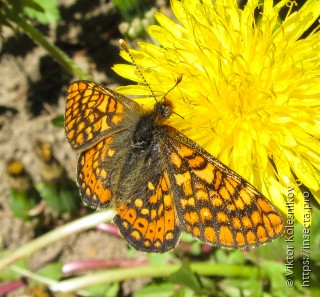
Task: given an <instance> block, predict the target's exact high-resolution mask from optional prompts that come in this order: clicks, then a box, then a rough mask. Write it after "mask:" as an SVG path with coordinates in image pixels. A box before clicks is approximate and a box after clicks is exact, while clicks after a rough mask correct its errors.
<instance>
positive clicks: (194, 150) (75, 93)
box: [65, 81, 283, 253]
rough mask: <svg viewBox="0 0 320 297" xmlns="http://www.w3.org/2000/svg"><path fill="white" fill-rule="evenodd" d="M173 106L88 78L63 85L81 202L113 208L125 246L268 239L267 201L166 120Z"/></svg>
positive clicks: (273, 229)
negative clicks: (148, 104)
mask: <svg viewBox="0 0 320 297" xmlns="http://www.w3.org/2000/svg"><path fill="white" fill-rule="evenodd" d="M171 114H172V105H171V104H170V102H169V101H168V100H167V99H166V98H163V100H162V101H161V102H156V103H155V105H154V108H153V110H148V111H146V110H144V109H143V108H142V107H141V106H140V105H139V104H138V103H136V102H134V101H132V100H130V99H129V98H127V97H125V96H123V95H121V94H119V93H116V92H114V91H112V90H110V89H107V88H105V87H103V86H101V85H99V84H96V83H94V82H88V81H76V82H74V83H72V84H71V85H70V86H69V89H68V91H67V103H66V113H65V131H66V135H67V139H68V141H69V143H70V145H71V147H72V148H73V149H75V150H76V151H78V152H80V157H79V161H78V170H77V182H78V185H79V188H80V193H81V196H82V199H83V201H84V202H85V204H87V205H89V206H91V207H93V208H106V207H113V208H115V209H116V216H115V218H114V222H115V223H116V224H117V226H118V227H119V229H120V232H121V233H122V235H123V236H124V238H125V239H126V240H127V242H128V244H129V245H130V246H132V247H133V248H135V249H137V250H142V251H146V252H160V253H163V252H166V251H168V250H171V249H173V248H174V247H175V246H176V244H177V242H178V240H179V237H180V234H181V231H185V232H187V233H190V234H191V235H193V236H194V237H195V238H197V239H200V240H201V241H203V242H206V243H208V244H211V245H214V246H218V247H224V248H231V249H236V248H237V249H244V248H250V247H254V246H257V245H260V244H264V243H266V242H269V241H272V240H273V239H275V238H276V237H278V236H279V235H280V234H281V233H282V231H283V221H282V218H281V216H280V215H279V213H278V212H277V211H276V209H275V208H274V207H273V206H272V204H270V202H269V201H268V200H267V199H266V198H265V197H264V196H263V195H262V194H261V193H259V191H258V190H257V189H255V188H254V187H253V186H252V185H251V184H249V183H248V182H247V181H246V180H244V179H243V178H242V177H241V176H239V175H238V174H237V173H235V172H234V171H232V170H230V169H229V168H228V167H227V166H225V165H223V164H222V163H221V162H220V161H218V160H217V159H216V158H214V157H213V156H212V155H210V154H209V153H208V152H206V151H205V150H204V149H202V148H201V147H200V146H199V145H197V144H196V143H195V142H193V141H192V140H190V139H189V138H187V137H186V136H185V135H183V134H182V133H180V132H179V131H178V130H176V129H175V128H173V127H171V126H168V125H167V124H166V119H168V118H169V117H170V115H171Z"/></svg>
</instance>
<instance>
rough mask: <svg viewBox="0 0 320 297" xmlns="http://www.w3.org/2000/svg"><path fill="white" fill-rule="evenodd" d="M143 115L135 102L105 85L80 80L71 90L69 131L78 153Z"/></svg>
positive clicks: (68, 115) (66, 114)
mask: <svg viewBox="0 0 320 297" xmlns="http://www.w3.org/2000/svg"><path fill="white" fill-rule="evenodd" d="M140 112H141V108H140V106H139V105H138V104H137V103H135V102H134V101H132V100H130V99H128V98H126V97H124V96H122V95H120V94H118V93H116V92H114V91H112V90H109V89H107V88H104V87H103V86H100V85H98V84H96V83H93V82H88V81H76V82H74V83H72V84H71V85H70V86H69V88H68V91H67V102H66V112H65V132H66V136H67V140H68V141H69V143H70V145H71V147H72V148H73V149H75V150H85V149H88V148H89V147H91V146H92V145H93V144H96V143H97V142H98V141H99V140H101V139H103V138H105V137H107V136H109V135H112V134H114V133H116V132H118V131H121V130H123V129H126V128H127V127H128V126H131V125H133V124H134V123H135V119H138V117H139V115H140Z"/></svg>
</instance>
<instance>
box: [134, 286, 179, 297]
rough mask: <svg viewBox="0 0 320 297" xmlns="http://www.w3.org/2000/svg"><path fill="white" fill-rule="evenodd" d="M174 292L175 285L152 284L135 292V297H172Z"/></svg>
mask: <svg viewBox="0 0 320 297" xmlns="http://www.w3.org/2000/svg"><path fill="white" fill-rule="evenodd" d="M173 292H174V285H173V284H169V283H164V284H151V285H148V286H145V287H143V288H142V289H140V290H138V291H137V292H135V293H134V294H133V297H171V296H172V293H173Z"/></svg>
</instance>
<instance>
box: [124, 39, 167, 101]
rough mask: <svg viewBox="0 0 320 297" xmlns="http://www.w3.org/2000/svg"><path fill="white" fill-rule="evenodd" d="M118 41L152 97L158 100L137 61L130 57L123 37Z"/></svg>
mask: <svg viewBox="0 0 320 297" xmlns="http://www.w3.org/2000/svg"><path fill="white" fill-rule="evenodd" d="M119 43H120V45H121V47H122V48H123V49H124V51H125V52H126V53H127V54H128V55H129V57H130V59H131V61H132V64H133V65H134V66H135V67H136V69H137V71H138V72H139V74H140V77H142V79H143V81H144V83H145V84H146V85H147V86H148V88H149V90H150V92H151V94H152V96H153V97H154V99H155V100H156V101H157V102H158V100H157V98H156V96H155V94H154V93H153V91H152V89H151V88H150V85H149V84H148V83H147V81H146V79H145V78H144V76H143V74H142V72H141V71H140V69H139V66H138V65H137V63H136V62H135V60H134V59H133V57H132V55H131V53H130V51H129V48H128V45H127V43H126V42H125V41H124V40H123V39H120V40H119ZM167 93H168V92H167Z"/></svg>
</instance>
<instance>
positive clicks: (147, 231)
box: [114, 172, 180, 253]
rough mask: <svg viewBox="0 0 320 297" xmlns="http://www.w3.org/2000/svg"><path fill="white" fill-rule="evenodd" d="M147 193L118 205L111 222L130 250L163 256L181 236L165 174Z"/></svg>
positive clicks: (151, 185)
mask: <svg viewBox="0 0 320 297" xmlns="http://www.w3.org/2000/svg"><path fill="white" fill-rule="evenodd" d="M148 190H149V191H148V195H147V196H146V197H137V198H130V199H128V201H127V203H123V204H120V206H119V208H118V210H117V215H116V216H115V218H114V222H115V223H116V224H117V225H118V227H119V229H120V232H121V234H122V235H123V236H124V237H125V238H126V240H127V241H128V243H129V244H130V245H131V246H132V247H133V248H135V249H137V250H141V251H147V252H160V253H163V252H166V251H168V250H171V249H173V248H174V247H175V245H176V244H177V242H178V240H179V236H180V229H179V228H178V223H177V218H176V212H175V208H174V204H173V203H174V201H173V197H172V191H171V186H170V181H169V177H168V174H167V173H166V172H164V173H163V174H162V175H161V176H160V177H159V180H158V182H157V183H156V184H151V183H149V185H148Z"/></svg>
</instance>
